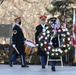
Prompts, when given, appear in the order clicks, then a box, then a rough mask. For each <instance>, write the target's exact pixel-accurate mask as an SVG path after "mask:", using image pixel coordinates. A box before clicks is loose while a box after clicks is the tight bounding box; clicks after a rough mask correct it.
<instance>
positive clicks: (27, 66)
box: [21, 65, 29, 67]
mask: <svg viewBox="0 0 76 75" xmlns="http://www.w3.org/2000/svg"><path fill="white" fill-rule="evenodd" d="M21 67H29V66H28V65H22V66H21Z"/></svg>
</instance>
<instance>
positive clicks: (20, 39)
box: [9, 17, 28, 67]
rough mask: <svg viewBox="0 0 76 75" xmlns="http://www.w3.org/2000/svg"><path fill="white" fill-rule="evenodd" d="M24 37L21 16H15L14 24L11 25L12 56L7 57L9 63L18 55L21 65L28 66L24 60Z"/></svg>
mask: <svg viewBox="0 0 76 75" xmlns="http://www.w3.org/2000/svg"><path fill="white" fill-rule="evenodd" d="M25 40H26V39H25V38H24V35H23V32H22V26H21V17H17V18H15V26H14V27H13V36H12V46H13V48H14V52H13V56H12V57H11V58H10V59H9V65H10V66H11V67H12V62H15V61H16V59H17V58H18V56H20V62H21V67H28V66H27V65H26V61H25V49H24V41H25Z"/></svg>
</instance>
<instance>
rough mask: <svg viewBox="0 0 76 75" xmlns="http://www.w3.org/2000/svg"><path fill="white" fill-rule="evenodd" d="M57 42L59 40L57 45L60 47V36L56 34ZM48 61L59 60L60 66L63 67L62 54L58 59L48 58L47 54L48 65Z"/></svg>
mask: <svg viewBox="0 0 76 75" xmlns="http://www.w3.org/2000/svg"><path fill="white" fill-rule="evenodd" d="M58 42H59V47H60V38H59V35H58ZM49 61H60V62H61V66H62V67H63V60H62V56H60V59H59V58H58V59H51V58H49V55H47V66H48V63H49Z"/></svg>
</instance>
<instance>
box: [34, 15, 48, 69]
mask: <svg viewBox="0 0 76 75" xmlns="http://www.w3.org/2000/svg"><path fill="white" fill-rule="evenodd" d="M45 18H46V16H40V19H43V20H44V21H45ZM46 26H47V25H46V24H44V25H42V24H39V25H38V26H37V27H36V33H35V41H36V44H38V51H37V54H38V55H39V56H40V59H41V60H40V61H41V65H42V68H43V69H44V68H45V65H46V62H47V55H46V52H45V51H43V50H41V48H40V44H39V41H38V36H39V34H40V33H41V32H42V29H43V28H45V27H46Z"/></svg>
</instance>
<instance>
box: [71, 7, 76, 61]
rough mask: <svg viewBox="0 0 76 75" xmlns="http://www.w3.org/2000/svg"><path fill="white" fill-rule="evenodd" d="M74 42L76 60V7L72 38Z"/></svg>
mask: <svg viewBox="0 0 76 75" xmlns="http://www.w3.org/2000/svg"><path fill="white" fill-rule="evenodd" d="M72 44H73V46H74V48H75V60H74V62H76V14H75V8H74V13H73V38H72Z"/></svg>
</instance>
